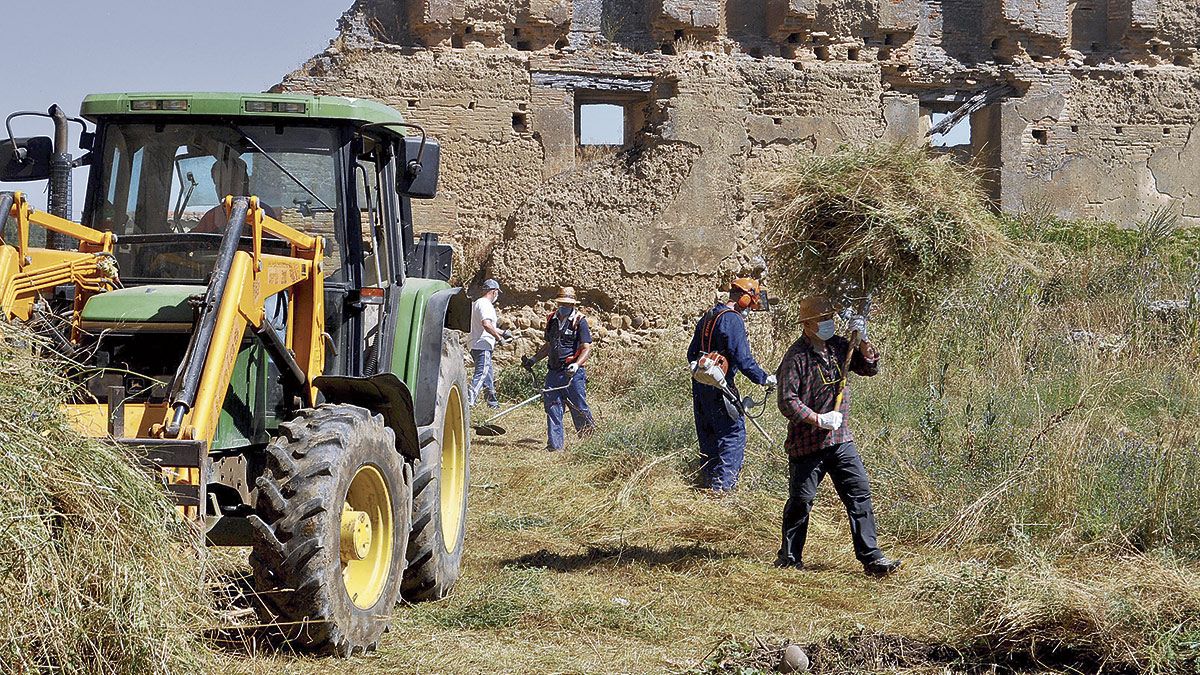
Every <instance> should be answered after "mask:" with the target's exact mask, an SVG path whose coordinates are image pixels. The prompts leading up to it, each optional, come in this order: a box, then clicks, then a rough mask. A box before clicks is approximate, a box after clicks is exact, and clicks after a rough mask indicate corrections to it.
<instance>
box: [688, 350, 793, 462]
mask: <svg viewBox="0 0 1200 675" xmlns="http://www.w3.org/2000/svg"><path fill="white" fill-rule="evenodd" d="M727 372H729V363H728V361H726V360H725V357H724V356H721V355H720V354H718V353H716V352H711V353H708V354H704V355H702V356H701V357H700V358H699V359H698V360H697V361H696V362H695V363H693V364H692V378H693V379H694V380H696V381H697V382H699V383H701V384H706V385H708V386H710V387H715V388H717V389H718V390H720V392H721V394H723V395H724V396H725V399H726V400H727V401H729V402H730V403H732V404H733V406H734V408H736V409H737V411H738V412H739V413H741V415H742V416H743V417H745V418H746V419H748V420H750V423H751V424H753V425H754V428H755V429H758V433H760V434H762V436H763V438H765V439H767V442H768V443H770V444H771V445H776V443H775V440H774V439H772V438H771V436H770V434H768V433H767V432H766V430H765V429H763V428H762V426H761V425H760V424H759V423H758V418H759V417H761V416H762V413H759V414H758V415H750V414H749V413H747V412H746V411H747V409H748V408H752V407H756V406H760V405H766V402H767V399H769V398H770V397H771V392H772V391H773V390H774V388H773V387H768V388H767V393H766V395H765V396H764V397H763V402H762V403H756V402H755V401H754V400H753V399H751V398H750V397H749V396H747V397H746V398H745V400H742V399H739V398H738V397H737V395H736V394H734V393H733V390H732V389H730V388H729V383H728V382H727V381H726V379H725V374H726V373H727Z"/></svg>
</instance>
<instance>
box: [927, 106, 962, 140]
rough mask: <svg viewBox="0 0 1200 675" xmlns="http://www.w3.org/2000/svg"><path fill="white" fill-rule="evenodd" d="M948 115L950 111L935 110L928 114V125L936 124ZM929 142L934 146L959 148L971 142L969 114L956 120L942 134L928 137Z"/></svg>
mask: <svg viewBox="0 0 1200 675" xmlns="http://www.w3.org/2000/svg"><path fill="white" fill-rule="evenodd" d="M949 116H950V113H944V112H935V113H931V114H930V116H929V123H930V126H937V125H938V124H941V123H942V121H943V120H945V119H946V118H947V117H949ZM929 144H930V145H932V146H933V147H935V148H959V147H962V146H965V145H970V144H971V117H970V115H968V116H966V117H964V118H962V119H961V120H959V121H958V124H955V125H954V126H952V127H950V130H949V131H947V132H946V133H944V134H934V135H932V136H930V137H929Z"/></svg>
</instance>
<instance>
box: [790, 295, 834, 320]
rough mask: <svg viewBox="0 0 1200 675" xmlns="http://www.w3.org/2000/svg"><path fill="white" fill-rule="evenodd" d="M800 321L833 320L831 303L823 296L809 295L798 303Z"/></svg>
mask: <svg viewBox="0 0 1200 675" xmlns="http://www.w3.org/2000/svg"><path fill="white" fill-rule="evenodd" d="M799 310H800V321H802V322H803V321H824V320H825V319H832V318H833V312H834V309H833V303H832V302H830V301H829V298H827V297H825V296H824V295H810V296H808V297H807V298H804V299H803V300H801V301H800V307H799Z"/></svg>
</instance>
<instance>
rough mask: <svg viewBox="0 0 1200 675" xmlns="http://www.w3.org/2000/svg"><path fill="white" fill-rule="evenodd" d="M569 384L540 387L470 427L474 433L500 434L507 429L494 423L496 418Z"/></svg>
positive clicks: (560, 389) (482, 434)
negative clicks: (535, 391) (524, 397)
mask: <svg viewBox="0 0 1200 675" xmlns="http://www.w3.org/2000/svg"><path fill="white" fill-rule="evenodd" d="M529 372H530V374H531V375H532V374H533V371H529ZM570 386H571V383H570V382H567V383H566V384H564V385H563V386H561V387H551V388H549V389H541V390H539V391H538V393H536V394H534V395H533V396H530V397H529V398H527V399H525V400H524V401H521V402H520V403H517V404H514V405H510V406H509V407H507V408H505V409H504V410H501V411H500V412H498V413H496V415H495V416H493V417H492V418H491V419H489V420H487V421H486V422H483V423H482V424H476V425H472V426H471V429H472V430H473V431H474V432H475V433H477V434H479V435H480V436H502V435H504V434H506V433H508V432H507V430H505V428H504V427H502V426H500V425H498V424H496V423H495V422H496V420H498V419H500V418H501V417H504V416H505V415H507V414H509V413H511V412H514V411H516V410H517V409H519V408H524V407H525V406H527V405H529V404H530V403H533V402H534V401H536V400H538V399H539V398H542V397H543V396H545V395H546V394H549V393H552V392H556V391H562V390H564V389H566V388H567V387H570Z"/></svg>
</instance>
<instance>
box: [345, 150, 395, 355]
mask: <svg viewBox="0 0 1200 675" xmlns="http://www.w3.org/2000/svg"><path fill="white" fill-rule="evenodd" d="M363 146H364V147H363V152H362V153H361V154H360V155H359V156H358V158H357V160H356V162H355V165H354V171H355V181H354V182H355V190H356V195H357V200H356V201H357V203H358V218H359V225H360V227H361V234H362V239H361V242H362V286H363V288H364V289H378V291H376V292H377V293H379V295H378V296H377V297H378V298H379V301H378V302H377V303H373V304H366V303H364V304H363V308H362V315H361V319H360V321H361V323H362V334H363V342H364V344H365V350H364V359H363V370H364V372H365V373H366V374H374V373H376V372H378V369H379V363H380V359H381V358H383V356H382V354H381V353H380V352H381V348H383V347H384V340H383V339H382V337H383V334H382V332H383V330H384V329H385V325H384V306H385V304H386V297H387V294H388V293H389V288H390V287H391V285H392V284H391V279H392V271H391V258H390V256H389V246H390V245H391V243H390V242H389V241H388V228H387V218H388V216H389V215H390V213H391V206H390V204H387V203H385V201H384V200H385V199H386V196H387V194H388V193H387V190H389V189H391V188H390V186H389V183H390V181H389V180H388V178H387V174H386V170H387V163H388V161H389V157H388V153H387V152H386V149H387V146H386V145H384V144H382V143H379V142H376V141H373V140H371V139H369V138H364V139H363Z"/></svg>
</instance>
